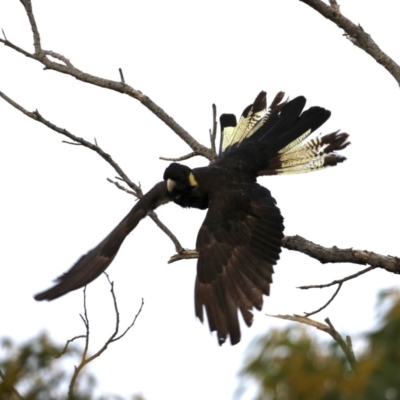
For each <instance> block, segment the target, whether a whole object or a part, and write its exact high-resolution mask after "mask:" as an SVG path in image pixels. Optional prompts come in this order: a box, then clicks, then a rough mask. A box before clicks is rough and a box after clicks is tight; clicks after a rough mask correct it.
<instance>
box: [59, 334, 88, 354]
mask: <svg viewBox="0 0 400 400" xmlns="http://www.w3.org/2000/svg"><path fill="white" fill-rule="evenodd" d="M83 338H86V335H78V336H75V337H73V338H72V339H68V340H67V343H65V346H64V348H63V349H62V351H61V353H60V354H58V355H56V356H54V358H60V357H61V356H63V355H64V354H65V353H66V352H67V349H68V346H69V344H70V343H72V342H73V341H74V340H76V339H83Z"/></svg>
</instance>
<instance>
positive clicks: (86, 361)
mask: <svg viewBox="0 0 400 400" xmlns="http://www.w3.org/2000/svg"><path fill="white" fill-rule="evenodd" d="M104 275H105V276H106V278H107V280H108V283H109V284H110V292H111V296H112V300H113V304H114V311H115V328H114V331H113V333H112V334H111V335H110V336H109V338H108V339H107V340H106V341H105V343H104V344H103V346H102V347H101V348H100V349H99V350H98V351H97V352H96V353H94V354H92V355H91V356H89V357H88V356H87V354H88V349H89V338H90V329H89V317H88V312H87V306H86V287H85V288H84V290H83V308H84V314H83V315H80V317H81V318H82V320H83V323H84V325H85V329H86V334H85V335H80V336H76V337H74V338H72V339H70V340H68V341H67V344H66V346H65V348H66V347H67V346H68V344H69V343H70V342H72V341H73V340H75V339H77V338H80V337H83V338H85V346H84V350H83V353H82V356H81V360H80V363H79V365H78V366H76V367H75V368H74V373H73V375H72V378H71V381H70V384H69V389H68V398H69V399H70V400H72V399H74V388H75V384H76V381H77V379H78V376H79V373H80V372H81V371H82V370H83V368H84V367H85V366H86V365H88V364H89V363H90V362H91V361H93V360H94V359H96V358H97V357H100V356H101V355H102V354H103V353H104V352H105V351H106V350H107V348H108V346H109V345H110V344H111V343H113V342H116V341H117V340H119V339H121V338H123V337H124V336H125V335H126V333H127V332H129V330H130V329H131V328H132V327H133V325H134V324H135V322H136V320H137V318H138V317H139V315H140V313H141V312H142V309H143V305H144V301H143V299H142V302H141V305H140V307H139V310H138V312H137V313H136V315H135V317H134V318H133V320H132V322H131V324H130V325H129V326H128V327H127V328H126V329H125V331H124V332H123V333H122V334H121V335H119V336H117V335H118V333H119V328H120V317H119V309H118V304H117V298H116V295H115V292H114V282H112V281H111V280H110V278H109V276H108V274H107V273H106V272H104Z"/></svg>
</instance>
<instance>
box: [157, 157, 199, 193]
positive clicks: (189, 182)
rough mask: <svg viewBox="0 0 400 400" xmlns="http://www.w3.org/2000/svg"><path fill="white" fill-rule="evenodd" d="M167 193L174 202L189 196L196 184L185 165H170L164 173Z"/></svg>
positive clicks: (191, 173) (190, 171) (191, 172)
mask: <svg viewBox="0 0 400 400" xmlns="http://www.w3.org/2000/svg"><path fill="white" fill-rule="evenodd" d="M164 180H165V181H166V182H167V189H168V193H169V194H170V195H171V197H172V198H173V199H174V200H177V199H180V198H182V197H186V196H187V195H190V194H191V193H192V191H193V189H195V188H196V186H197V182H196V179H195V177H194V174H193V171H192V170H191V169H190V168H189V167H187V166H186V165H182V164H178V163H172V164H171V165H170V166H169V167H168V168H167V169H166V170H165V172H164Z"/></svg>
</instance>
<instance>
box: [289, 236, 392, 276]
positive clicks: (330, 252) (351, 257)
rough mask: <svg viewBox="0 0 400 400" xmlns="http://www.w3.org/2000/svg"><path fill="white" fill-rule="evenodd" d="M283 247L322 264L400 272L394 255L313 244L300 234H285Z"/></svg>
mask: <svg viewBox="0 0 400 400" xmlns="http://www.w3.org/2000/svg"><path fill="white" fill-rule="evenodd" d="M283 247H285V248H286V249H288V250H295V251H299V252H301V253H304V254H307V255H308V256H310V257H312V258H315V259H316V260H318V261H320V262H321V263H322V264H326V263H345V262H348V263H352V264H360V265H367V264H369V265H370V266H371V267H374V268H383V269H385V270H386V271H388V272H392V273H394V274H399V273H400V258H398V257H394V256H383V255H381V254H377V253H373V252H372V251H367V250H354V249H352V248H350V249H339V248H337V247H336V246H333V247H324V246H321V245H319V244H315V243H313V242H311V241H310V240H307V239H304V238H303V237H301V236H298V235H296V236H285V237H284V239H283Z"/></svg>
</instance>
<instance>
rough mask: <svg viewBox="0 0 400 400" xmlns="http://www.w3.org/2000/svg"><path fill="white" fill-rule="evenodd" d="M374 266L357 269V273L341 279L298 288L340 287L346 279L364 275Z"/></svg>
mask: <svg viewBox="0 0 400 400" xmlns="http://www.w3.org/2000/svg"><path fill="white" fill-rule="evenodd" d="M375 268H377V267H374V266H372V267H368V268H365V269H363V270H362V271H358V272H357V273H355V274H353V275H349V276H346V277H345V278H343V279H338V280H335V281H332V282H330V283H325V284H322V285H308V286H299V287H298V289H323V288H327V287H329V286H333V285H339V288H340V287H341V286H342V285H343V283H344V282H347V281H349V280H351V279H354V278H357V277H359V276H361V275H364V274H366V273H367V272H369V271H372V270H373V269H375Z"/></svg>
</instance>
